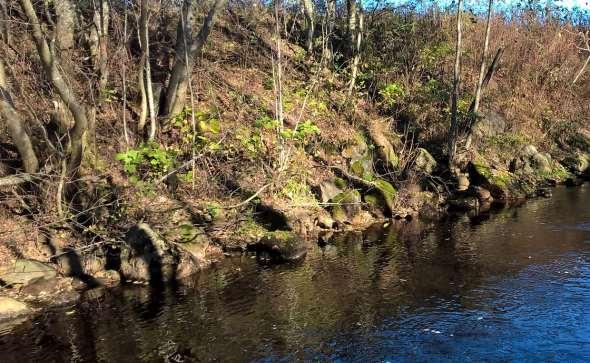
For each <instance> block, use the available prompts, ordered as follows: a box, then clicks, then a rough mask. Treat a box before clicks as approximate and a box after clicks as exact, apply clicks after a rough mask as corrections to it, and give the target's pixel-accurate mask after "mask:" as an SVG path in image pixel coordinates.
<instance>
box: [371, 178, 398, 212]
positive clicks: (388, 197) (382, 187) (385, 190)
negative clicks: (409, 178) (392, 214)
mask: <svg viewBox="0 0 590 363" xmlns="http://www.w3.org/2000/svg"><path fill="white" fill-rule="evenodd" d="M374 184H375V187H376V188H377V189H378V190H379V192H381V195H382V196H383V199H384V200H385V203H386V204H387V207H388V208H389V209H390V210H393V203H394V200H395V195H396V194H397V191H396V190H395V188H394V187H393V185H391V184H390V183H389V182H388V181H386V180H383V179H377V180H375V182H374Z"/></svg>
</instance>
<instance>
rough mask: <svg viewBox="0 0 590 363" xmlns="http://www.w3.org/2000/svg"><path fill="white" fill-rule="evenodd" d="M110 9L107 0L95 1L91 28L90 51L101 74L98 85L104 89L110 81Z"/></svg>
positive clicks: (96, 68) (97, 70)
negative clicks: (108, 67)
mask: <svg viewBox="0 0 590 363" xmlns="http://www.w3.org/2000/svg"><path fill="white" fill-rule="evenodd" d="M109 20H110V9H109V3H108V1H107V0H96V2H95V3H94V16H93V24H92V28H91V30H90V42H91V46H90V53H91V55H92V58H93V61H94V69H95V70H96V72H97V73H98V74H99V81H98V85H99V88H100V90H101V91H102V90H104V89H105V88H106V85H107V81H108V69H107V61H108V36H109Z"/></svg>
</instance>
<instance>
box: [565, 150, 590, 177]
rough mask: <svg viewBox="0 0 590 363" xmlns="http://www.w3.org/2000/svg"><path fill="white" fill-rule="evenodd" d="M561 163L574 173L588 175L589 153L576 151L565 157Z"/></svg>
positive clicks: (589, 170) (589, 171) (589, 166)
mask: <svg viewBox="0 0 590 363" xmlns="http://www.w3.org/2000/svg"><path fill="white" fill-rule="evenodd" d="M562 164H563V165H564V166H565V167H566V168H567V169H568V170H569V171H570V172H571V173H573V174H574V175H577V176H584V177H588V176H590V155H587V154H585V153H581V152H576V153H574V154H572V155H569V156H568V157H566V158H565V159H564V160H563V161H562Z"/></svg>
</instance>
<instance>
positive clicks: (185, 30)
mask: <svg viewBox="0 0 590 363" xmlns="http://www.w3.org/2000/svg"><path fill="white" fill-rule="evenodd" d="M225 3H226V0H215V1H214V3H213V5H212V6H211V8H210V9H209V12H208V13H207V16H205V20H204V21H203V25H202V26H201V29H200V31H199V33H198V34H196V35H194V34H193V32H192V27H193V24H194V9H193V8H192V6H191V2H190V1H189V0H185V1H184V2H183V7H182V14H181V15H180V16H181V17H183V19H180V20H179V21H178V26H177V35H176V47H175V59H174V66H173V67H172V72H171V73H170V80H169V82H168V88H167V90H166V100H165V105H164V113H165V114H166V115H167V116H172V115H176V114H178V113H179V112H180V111H182V109H183V108H184V105H185V98H186V91H187V88H188V79H189V75H190V74H191V72H192V69H193V64H194V62H195V60H196V58H197V56H198V54H199V53H200V52H201V50H202V48H203V45H204V44H205V42H206V41H207V38H208V37H209V33H210V32H211V27H212V26H213V24H214V22H215V16H216V14H217V13H218V12H219V11H220V10H221V8H222V7H223V6H224V5H225Z"/></svg>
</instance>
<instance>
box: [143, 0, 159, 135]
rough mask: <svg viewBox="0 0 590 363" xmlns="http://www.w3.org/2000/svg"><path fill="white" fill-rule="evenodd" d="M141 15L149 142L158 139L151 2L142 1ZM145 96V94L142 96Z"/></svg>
mask: <svg viewBox="0 0 590 363" xmlns="http://www.w3.org/2000/svg"><path fill="white" fill-rule="evenodd" d="M140 11H141V13H140V16H139V18H140V20H139V40H140V43H141V48H142V58H145V60H144V62H143V64H142V67H144V70H143V73H144V74H145V83H144V86H145V94H146V95H147V105H148V110H149V115H150V133H149V136H148V139H149V140H153V139H154V138H155V137H156V126H157V125H156V117H157V115H156V107H155V104H154V89H153V87H152V70H151V65H150V39H149V1H148V0H142V1H141V10H140ZM142 95H143V94H142Z"/></svg>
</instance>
